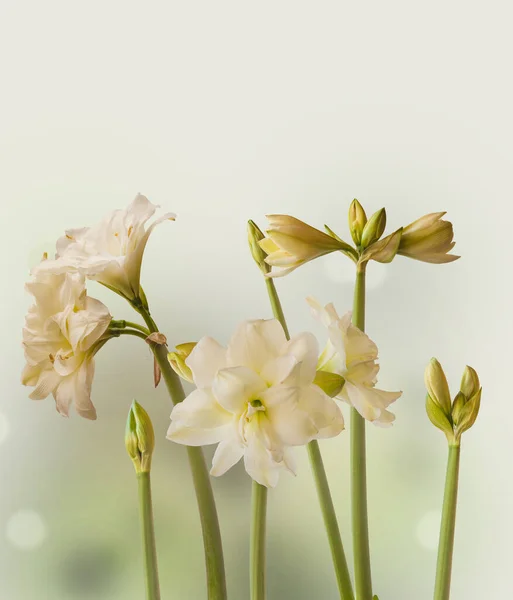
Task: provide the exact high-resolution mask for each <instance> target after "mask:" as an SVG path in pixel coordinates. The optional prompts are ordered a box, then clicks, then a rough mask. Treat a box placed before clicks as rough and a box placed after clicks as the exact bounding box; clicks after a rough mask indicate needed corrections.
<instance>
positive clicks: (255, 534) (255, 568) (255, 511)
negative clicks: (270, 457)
mask: <svg viewBox="0 0 513 600" xmlns="http://www.w3.org/2000/svg"><path fill="white" fill-rule="evenodd" d="M266 524H267V488H266V487H265V486H263V485H260V484H259V483H257V482H256V481H253V486H252V492H251V541H250V547H249V568H250V572H249V579H250V582H249V585H250V599H251V600H265V598H266V564H265V563H266V561H265V539H266Z"/></svg>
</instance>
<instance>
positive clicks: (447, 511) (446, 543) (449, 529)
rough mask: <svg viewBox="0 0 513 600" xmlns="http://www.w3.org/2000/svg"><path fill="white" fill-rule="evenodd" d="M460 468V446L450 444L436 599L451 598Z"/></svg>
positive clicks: (437, 568)
mask: <svg viewBox="0 0 513 600" xmlns="http://www.w3.org/2000/svg"><path fill="white" fill-rule="evenodd" d="M459 470H460V446H459V445H457V446H456V445H452V444H451V445H449V457H448V460H447V473H446V477H445V491H444V503H443V509H442V523H441V525H440V540H439V543H438V558H437V562H436V582H435V595H434V600H449V595H450V590H451V572H452V554H453V549H454V529H455V526H456V505H457V500H458V477H459Z"/></svg>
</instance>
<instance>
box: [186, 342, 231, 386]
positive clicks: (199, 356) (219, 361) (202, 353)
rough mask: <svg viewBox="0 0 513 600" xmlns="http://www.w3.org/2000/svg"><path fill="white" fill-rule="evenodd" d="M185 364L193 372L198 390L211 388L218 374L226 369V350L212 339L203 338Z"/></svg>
mask: <svg viewBox="0 0 513 600" xmlns="http://www.w3.org/2000/svg"><path fill="white" fill-rule="evenodd" d="M185 364H186V365H187V366H188V367H189V369H190V370H191V371H192V376H193V380H194V383H195V384H196V386H197V387H198V388H206V387H211V386H212V382H213V380H214V377H215V375H216V373H217V372H218V371H219V370H220V369H224V367H226V349H225V348H223V347H222V346H221V345H220V344H219V343H218V342H216V341H215V340H214V339H213V338H211V337H208V336H206V337H203V338H201V340H200V341H199V342H198V343H197V344H196V346H195V347H194V350H193V351H192V352H191V353H190V354H189V356H188V358H187V359H186V361H185Z"/></svg>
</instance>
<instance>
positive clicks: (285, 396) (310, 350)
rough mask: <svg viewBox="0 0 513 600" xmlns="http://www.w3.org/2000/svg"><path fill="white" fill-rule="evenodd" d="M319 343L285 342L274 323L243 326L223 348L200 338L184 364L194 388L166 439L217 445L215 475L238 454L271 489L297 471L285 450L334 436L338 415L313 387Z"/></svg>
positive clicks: (308, 338) (308, 337)
mask: <svg viewBox="0 0 513 600" xmlns="http://www.w3.org/2000/svg"><path fill="white" fill-rule="evenodd" d="M317 355H318V345H317V341H316V339H315V337H314V336H313V335H312V334H310V333H302V334H299V335H297V336H295V337H293V338H292V339H291V340H290V341H287V339H286V337H285V334H284V332H283V328H282V327H281V325H280V323H279V322H278V321H276V320H274V319H271V320H259V321H247V322H244V323H242V324H241V325H240V326H239V327H238V329H237V330H236V331H235V334H234V335H233V337H232V338H231V340H230V342H229V344H228V348H227V349H225V348H223V347H222V346H221V345H219V344H218V343H217V342H216V341H215V340H213V339H212V338H210V337H204V338H202V339H201V340H200V341H199V342H198V344H197V345H196V347H195V348H194V350H193V351H192V352H191V354H190V356H189V357H188V358H187V360H186V364H187V366H188V367H189V368H190V369H191V371H192V376H193V379H194V383H195V384H196V386H197V389H196V390H195V391H193V392H192V393H191V394H189V396H187V398H186V399H185V400H184V401H183V402H181V403H180V404H177V405H176V406H175V407H174V409H173V412H172V413H171V426H170V428H169V431H168V434H167V437H168V439H170V440H173V441H175V442H178V443H181V444H186V445H189V446H201V445H205V444H216V443H218V442H219V445H218V447H217V450H216V452H215V454H214V458H213V464H212V470H211V473H212V475H222V474H223V473H225V472H226V471H227V470H228V469H230V468H231V467H232V466H233V465H234V464H236V463H237V462H238V461H239V460H240V459H241V458H242V457H244V464H245V467H246V471H247V472H248V473H249V475H250V476H251V477H252V478H253V479H254V480H255V481H257V482H258V483H260V484H262V485H265V486H267V487H274V486H275V485H276V484H277V482H278V478H279V472H280V470H282V469H286V470H289V471H292V472H294V462H293V457H292V454H291V451H290V446H300V445H303V444H306V443H308V442H309V441H311V440H313V439H317V438H326V437H333V436H335V435H337V434H338V433H340V431H342V429H343V428H344V421H343V417H342V413H341V412H340V409H339V408H338V406H337V404H336V402H334V401H333V400H332V399H331V398H329V396H327V395H326V394H325V393H324V392H323V391H322V390H321V389H320V388H319V387H317V386H316V385H313V383H312V382H313V380H314V377H315V371H316V363H317Z"/></svg>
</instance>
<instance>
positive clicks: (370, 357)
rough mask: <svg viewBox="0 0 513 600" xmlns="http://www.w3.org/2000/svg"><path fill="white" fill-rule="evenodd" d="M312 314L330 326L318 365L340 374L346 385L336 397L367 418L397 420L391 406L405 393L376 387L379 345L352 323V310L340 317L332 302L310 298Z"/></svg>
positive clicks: (385, 423) (377, 421)
mask: <svg viewBox="0 0 513 600" xmlns="http://www.w3.org/2000/svg"><path fill="white" fill-rule="evenodd" d="M307 302H308V304H309V305H310V307H311V309H312V313H313V315H314V316H315V317H316V318H317V319H318V320H319V321H320V322H321V323H322V324H323V325H324V326H325V327H326V328H327V330H328V343H327V345H326V348H325V349H324V351H323V352H322V354H321V356H320V357H319V362H318V366H317V368H318V369H319V370H321V371H329V372H331V373H336V374H337V375H341V376H342V377H343V378H344V379H345V384H344V386H343V388H342V390H341V391H340V393H339V395H338V396H337V398H338V399H340V400H343V401H345V402H347V403H348V404H350V405H351V406H353V407H354V408H355V409H356V410H357V411H358V412H359V413H360V414H361V415H362V417H363V418H364V419H367V420H368V421H372V422H373V423H375V424H376V425H381V426H383V427H386V426H388V425H390V424H391V423H392V422H393V421H394V420H395V415H394V414H393V413H391V412H390V411H388V410H387V408H388V406H389V405H390V404H391V403H392V402H394V401H395V400H397V398H399V396H401V394H402V392H385V391H383V390H379V389H377V388H376V387H375V385H376V383H377V379H376V376H377V374H378V371H379V365H378V364H376V360H377V358H378V348H377V346H376V344H375V343H374V342H373V341H372V340H371V339H370V338H369V337H368V336H367V335H366V334H365V333H364V332H363V331H361V330H360V329H358V327H356V326H355V325H353V324H352V323H351V313H350V312H348V313H346V314H345V315H344V316H342V317H339V316H338V314H337V311H336V310H335V307H334V306H333V304H327V305H326V306H325V307H322V306H321V305H320V304H319V303H318V302H317V301H316V300H314V299H313V298H307Z"/></svg>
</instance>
